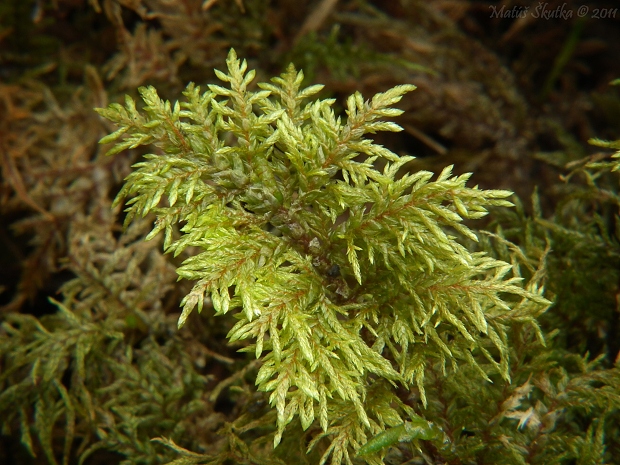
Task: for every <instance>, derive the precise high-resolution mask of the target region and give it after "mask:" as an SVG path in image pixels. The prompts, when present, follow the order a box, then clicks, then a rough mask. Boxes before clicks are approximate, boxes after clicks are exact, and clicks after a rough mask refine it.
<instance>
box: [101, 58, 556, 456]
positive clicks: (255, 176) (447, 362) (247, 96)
mask: <svg viewBox="0 0 620 465" xmlns="http://www.w3.org/2000/svg"><path fill="white" fill-rule="evenodd" d="M227 65H228V72H227V73H224V72H221V71H216V75H217V77H218V78H219V79H220V80H221V81H222V83H223V84H222V85H209V86H208V90H206V91H201V90H200V88H199V87H196V86H195V85H193V84H190V85H189V86H188V87H187V89H186V90H185V92H184V93H183V94H184V97H185V98H184V99H183V100H182V101H180V102H176V103H174V104H172V103H170V102H168V101H163V100H162V99H160V98H159V96H158V94H157V92H156V90H155V89H154V88H153V87H143V88H141V89H140V93H141V95H142V98H143V100H144V103H145V106H144V108H143V109H141V110H138V109H137V108H136V104H135V102H134V101H133V100H132V99H131V98H129V97H127V99H126V104H125V106H122V105H120V104H112V105H110V106H109V107H108V108H106V109H99V110H98V112H99V113H100V114H101V115H102V116H104V117H105V118H107V119H109V120H111V121H112V122H114V123H115V124H116V125H117V126H118V130H117V131H115V132H114V133H112V134H111V135H109V136H107V137H104V138H103V139H102V140H101V142H102V143H104V144H108V143H113V142H114V143H115V145H114V146H113V147H112V148H111V150H110V151H109V153H110V154H115V153H119V152H121V151H123V150H126V149H132V148H136V147H139V146H151V147H154V148H155V150H153V153H152V154H149V155H146V156H145V157H144V159H143V161H141V162H139V163H137V164H136V165H134V168H135V170H134V171H133V173H132V174H131V175H129V176H128V177H127V179H126V183H125V185H124V187H123V189H122V190H121V192H120V193H119V195H118V197H117V199H116V203H117V204H119V203H121V202H123V201H124V200H125V199H129V200H128V201H127V213H128V214H127V221H126V222H127V224H130V223H131V222H132V221H134V220H135V218H136V217H137V216H144V215H147V214H149V213H154V215H155V217H156V220H155V223H154V227H153V229H152V231H151V232H150V234H149V235H148V238H149V239H151V238H153V237H155V236H156V235H158V233H160V232H162V231H163V233H164V249H165V251H166V252H170V253H172V254H174V255H175V256H177V255H179V254H181V253H184V254H187V256H188V258H186V259H185V260H184V261H183V262H182V264H180V266H179V267H178V269H177V273H178V275H179V277H180V278H182V279H187V280H191V281H194V285H193V288H192V290H191V291H190V292H189V294H187V296H186V297H185V298H184V299H183V301H182V307H183V310H182V313H181V315H180V318H179V322H178V324H179V327H180V326H183V325H184V324H185V323H186V322H187V321H188V318H190V314H191V313H192V311H193V310H194V309H197V310H198V311H199V312H200V311H201V310H203V308H204V307H205V306H212V307H213V309H214V311H215V313H216V314H217V315H224V314H226V313H229V312H230V313H233V314H234V318H236V319H237V323H236V324H235V325H234V327H233V328H232V329H231V330H230V332H229V334H228V339H229V340H230V341H231V342H235V341H245V340H248V344H247V345H246V346H245V347H244V348H243V349H242V350H243V351H247V352H250V353H253V354H254V355H255V357H256V358H257V359H260V361H261V366H260V369H259V370H258V373H257V376H256V386H257V389H258V390H259V391H264V392H266V393H268V394H269V403H270V405H271V406H272V407H273V408H274V409H275V411H276V412H277V415H276V424H275V432H274V433H273V444H274V446H277V445H278V444H279V443H280V442H281V441H282V439H283V435H284V437H286V431H285V430H286V428H287V425H289V424H291V422H293V421H295V422H300V425H301V428H302V430H306V431H309V432H311V433H312V434H311V436H312V437H311V440H310V442H309V445H308V449H309V450H312V449H313V448H315V447H319V444H320V447H319V448H321V451H322V458H321V461H320V462H321V463H325V462H326V461H327V460H328V459H331V463H332V464H339V463H341V462H343V461H345V462H346V463H353V460H365V461H366V462H367V463H373V464H378V463H381V460H382V457H383V456H384V455H385V453H386V451H387V446H388V445H390V444H393V443H395V442H397V441H399V440H406V441H414V442H415V441H428V442H430V443H432V444H433V447H434V448H435V449H436V450H445V451H446V453H448V451H449V450H450V447H451V446H450V438H449V436H448V435H446V434H445V433H444V432H443V430H442V425H439V424H435V423H432V422H428V421H427V420H428V418H426V417H425V409H426V408H427V407H428V406H429V401H428V399H429V395H428V394H429V393H428V392H427V391H428V383H429V382H432V383H436V382H437V379H439V378H440V377H441V376H447V375H449V374H450V373H457V372H463V370H465V372H466V373H467V375H468V376H469V377H470V378H473V379H477V380H478V381H477V382H478V383H480V384H481V385H483V386H484V385H489V382H491V381H494V382H495V383H499V385H501V384H505V383H507V382H508V381H509V380H510V377H511V374H510V354H511V349H510V347H511V341H510V338H509V334H510V328H511V325H513V324H518V325H519V327H523V326H527V327H529V328H531V329H532V330H533V333H534V334H537V335H538V340H539V343H542V335H541V334H540V331H539V330H538V326H537V324H536V317H537V316H538V315H539V314H540V313H542V312H543V311H544V310H545V309H546V308H547V307H548V305H549V302H548V301H547V300H546V299H545V298H544V297H543V296H542V293H543V289H542V287H541V286H539V285H538V282H539V281H531V282H530V284H529V285H524V284H523V283H522V279H521V277H520V274H519V271H518V269H519V267H518V265H517V264H516V263H515V262H513V263H509V262H507V261H505V260H501V259H497V258H493V257H492V256H491V255H489V254H487V253H485V252H481V251H471V250H469V249H468V248H466V247H465V246H464V244H465V243H467V241H471V240H473V241H477V240H478V236H477V234H476V233H475V232H474V231H472V230H471V229H470V228H469V227H468V226H467V225H465V224H464V221H465V220H476V219H479V218H481V217H483V216H485V215H486V214H487V209H488V208H489V207H492V206H505V207H509V206H511V203H510V202H509V201H508V200H507V197H508V196H509V195H510V194H511V193H510V192H508V191H503V190H483V189H479V188H478V187H477V186H476V187H467V185H466V183H467V181H468V179H469V177H470V174H464V175H458V176H456V175H453V174H452V167H447V168H445V169H444V170H443V171H442V172H441V173H440V174H439V175H438V176H436V177H435V176H434V175H433V173H431V172H428V171H418V172H413V171H411V169H410V168H411V166H413V165H412V160H413V157H411V156H405V155H401V156H399V155H397V154H395V153H393V152H391V151H390V150H388V149H387V148H385V147H382V146H380V145H377V144H375V143H373V140H372V139H370V138H369V137H368V135H369V134H373V133H375V132H377V131H400V130H401V128H400V127H399V126H398V125H397V124H395V123H393V122H391V121H386V120H385V118H391V117H395V116H397V115H399V114H401V113H402V112H401V110H398V109H396V108H392V106H393V105H394V104H396V103H398V102H399V101H400V100H401V98H402V96H403V95H404V94H405V93H407V92H410V91H412V90H414V86H412V85H400V86H397V87H394V88H393V89H390V90H388V91H386V92H384V93H379V94H377V95H375V96H374V97H373V98H372V99H371V100H364V99H363V97H362V95H361V94H359V93H355V94H354V95H352V96H350V97H349V98H348V100H347V102H346V118H341V117H338V116H336V115H335V114H334V111H333V110H332V105H333V103H334V100H332V99H326V100H314V101H308V99H309V98H310V97H312V96H314V95H315V94H317V93H318V92H319V91H320V90H321V88H322V86H320V85H314V86H310V87H308V88H305V89H301V88H300V84H301V82H302V79H303V73H302V72H301V71H299V72H298V71H296V70H295V68H294V67H293V66H292V65H290V66H289V67H288V68H287V70H286V71H285V72H284V73H283V74H282V75H281V76H280V77H276V78H274V79H272V80H271V82H270V83H259V84H258V89H256V88H255V87H252V81H253V78H254V76H255V73H254V71H248V70H247V64H246V62H245V61H241V60H239V59H238V58H237V56H236V54H235V52H234V51H232V50H231V52H230V54H229V56H228V59H227ZM253 89H255V90H253ZM429 376H430V378H429ZM461 376H462V375H461ZM403 388H404V389H405V392H409V393H410V395H409V396H403V395H399V389H401V390H402V389H403ZM428 412H429V413H430V412H432V409H431V410H429V411H428ZM358 452H359V453H360V454H359V457H360V458H359V459H355V458H354V457H355V456H356V454H357V453H358Z"/></svg>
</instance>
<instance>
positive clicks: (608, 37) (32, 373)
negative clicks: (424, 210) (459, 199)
mask: <svg viewBox="0 0 620 465" xmlns="http://www.w3.org/2000/svg"><path fill="white" fill-rule="evenodd" d="M541 5H543V6H544V10H546V11H547V14H549V15H552V16H554V12H555V15H556V16H557V12H564V13H562V14H560V17H544V14H545V13H544V11H542V12H541V10H540V6H541ZM528 7H529V9H528V10H526V8H528ZM584 7H586V8H587V12H586V13H585V14H582V15H578V14H577V12H578V11H580V12H581V13H583V12H584V11H586V10H583V9H582V10H579V9H580V8H584ZM536 8H539V10H538V11H539V13H541V14H539V15H538V16H536V15H535V14H534V13H535V9H536ZM510 12H513V13H512V14H511V13H510ZM515 12H516V13H517V14H515ZM569 12H570V14H569ZM515 16H516V17H515ZM231 47H234V48H235V49H236V51H237V53H238V54H239V56H240V57H244V58H246V59H248V61H249V66H250V68H255V69H256V70H257V73H258V80H259V81H264V80H267V79H268V78H270V77H271V76H273V75H278V74H279V73H280V72H282V70H283V69H284V68H285V66H286V65H287V64H288V63H289V62H293V63H294V64H295V65H296V67H297V68H298V69H300V68H301V69H303V70H304V72H305V76H306V80H307V82H306V83H305V84H307V85H309V84H311V83H322V84H325V89H324V91H323V95H322V97H326V96H331V97H334V98H336V99H337V101H338V102H339V103H340V104H341V103H342V102H343V101H344V99H345V97H346V96H348V95H350V94H351V93H353V92H354V91H356V90H359V91H361V92H362V94H363V95H364V96H366V97H368V96H371V95H373V94H374V93H376V92H381V91H385V90H386V89H388V88H390V87H392V86H394V85H398V84H403V83H413V84H415V85H416V86H417V87H418V89H417V90H416V91H415V92H412V93H411V94H408V95H407V96H406V97H405V99H404V100H403V101H402V102H401V104H400V107H401V108H402V109H404V110H405V114H404V115H402V116H401V117H400V118H399V119H398V124H400V125H402V126H403V128H404V131H403V132H401V133H394V134H392V133H390V134H388V135H377V137H376V140H377V141H378V142H379V143H382V144H385V145H387V146H389V147H390V148H391V149H392V150H393V151H395V152H397V153H401V154H410V155H414V156H416V157H418V158H417V160H415V161H414V162H413V163H412V164H411V165H410V166H408V169H410V170H416V171H417V170H419V169H430V170H432V171H435V172H437V171H440V170H441V169H442V168H443V167H444V166H446V165H449V164H455V171H456V172H457V173H461V172H469V171H473V172H474V175H473V177H472V182H473V183H474V184H479V185H480V186H481V187H483V188H503V189H510V190H512V191H514V192H515V193H516V195H517V196H518V198H519V199H521V200H520V202H519V200H516V202H517V203H518V204H519V206H518V208H516V209H513V210H512V211H503V212H496V213H495V214H494V215H493V216H492V218H491V219H490V220H489V221H491V222H489V223H488V224H487V228H488V229H489V230H491V231H494V232H497V233H498V234H501V235H503V237H505V238H507V239H509V240H511V241H513V242H515V243H516V244H517V245H519V246H520V247H521V249H522V250H523V254H524V255H523V256H524V257H525V258H524V260H526V261H527V260H528V259H531V260H540V259H541V257H542V256H543V255H544V254H547V251H548V250H547V249H549V248H550V252H548V255H545V258H546V260H547V288H548V293H549V297H551V298H553V299H554V300H555V306H554V307H553V308H552V310H550V311H549V312H548V313H547V314H546V315H544V316H543V318H542V322H541V323H542V326H543V329H544V331H545V332H546V333H547V334H552V338H551V339H552V340H553V347H554V350H556V352H555V355H554V357H555V358H556V359H558V360H559V359H561V358H562V357H564V359H566V360H568V358H570V357H573V358H571V359H570V360H573V362H570V364H573V365H575V364H577V365H579V363H582V362H579V363H577V362H574V357H577V356H579V357H585V358H580V359H579V360H586V359H588V360H591V359H594V358H596V357H597V356H599V355H600V356H601V358H600V359H599V361H598V362H597V363H598V365H597V367H598V368H597V369H600V370H602V371H600V373H605V374H606V375H608V376H612V375H613V376H615V377H617V376H618V374H617V369H614V368H613V366H614V362H615V361H616V357H617V354H618V352H619V350H620V324H619V318H620V311H619V308H620V307H619V299H620V244H619V240H618V236H619V235H620V222H619V221H618V207H619V205H620V200H619V197H618V176H617V175H616V174H617V173H613V172H612V173H610V172H609V170H608V169H607V170H606V169H602V168H601V166H600V163H599V164H598V165H596V162H604V161H605V160H606V159H607V158H608V157H609V156H610V154H611V153H612V151H611V150H609V148H606V147H600V146H594V145H592V144H589V143H588V141H589V140H590V139H592V138H597V139H602V140H615V139H618V138H620V87H614V86H613V85H610V82H611V81H613V80H614V79H617V78H619V77H620V61H619V60H618V57H620V6H618V4H617V3H616V2H612V1H608V2H604V1H600V2H599V1H593V2H585V1H584V2H578V1H567V2H566V1H559V0H558V1H549V2H543V3H538V2H524V1H513V0H506V1H505V2H502V3H498V2H484V1H468V0H437V1H433V2H423V1H408V0H385V1H380V0H375V1H370V0H350V1H345V0H340V1H338V0H319V1H307V0H295V1H292V0H279V1H269V0H264V1H259V0H204V1H203V0H3V1H2V2H0V168H1V172H2V177H1V178H0V215H1V216H0V290H1V291H2V292H1V293H0V319H1V320H2V322H3V327H2V329H0V357H1V358H0V418H1V419H2V420H1V424H2V436H1V438H0V463H7V464H12V463H19V464H22V463H23V464H39V463H42V464H43V463H67V464H68V463H78V461H81V463H87V464H99V463H101V464H103V463H108V464H113V463H119V462H120V461H122V460H125V459H128V460H131V461H132V463H165V462H166V461H168V460H172V459H173V458H175V457H176V456H177V455H175V451H174V446H173V447H172V448H171V447H168V448H165V447H164V446H162V445H161V444H159V443H155V442H151V441H150V439H151V438H153V437H156V436H165V437H168V438H172V439H173V440H174V441H176V442H177V444H179V445H182V446H183V447H187V448H188V449H191V450H194V451H200V452H201V453H205V454H212V455H213V456H214V457H215V456H217V457H219V458H217V460H219V462H217V463H225V461H226V460H228V461H229V463H271V462H269V461H272V462H273V463H282V462H281V458H278V450H276V451H275V453H273V452H271V451H269V450H268V449H269V448H268V446H269V439H265V438H266V437H267V436H266V433H265V431H270V430H269V427H268V425H269V424H270V423H271V424H272V423H273V418H270V417H269V415H271V412H270V411H269V408H268V406H267V404H266V401H265V399H264V398H263V397H262V396H261V395H260V394H258V393H256V392H254V389H253V388H254V386H253V376H254V375H255V372H256V369H257V365H256V363H255V362H250V361H249V359H247V358H246V357H245V356H244V355H243V354H239V353H238V352H237V350H238V349H239V348H240V347H241V345H237V346H232V347H229V346H227V345H226V344H225V335H226V333H227V332H228V330H229V329H230V327H231V326H232V324H233V322H232V321H225V320H219V319H218V320H216V319H215V318H213V317H212V316H211V315H210V312H209V311H208V310H207V311H205V312H203V314H202V315H201V316H196V315H194V316H193V317H192V324H191V325H187V326H186V327H185V328H184V329H183V330H182V331H177V330H176V319H177V318H178V315H179V308H178V303H179V302H180V300H181V298H182V296H183V295H185V294H186V293H187V291H188V285H189V284H188V283H183V282H181V283H175V278H176V276H175V273H174V268H175V266H174V264H173V263H171V262H173V261H175V263H178V262H179V261H180V260H182V259H183V257H178V259H174V260H171V259H169V258H168V257H163V256H162V254H161V252H160V251H161V244H160V243H158V242H157V241H151V242H148V243H144V242H143V241H142V237H143V235H144V232H145V231H146V230H148V229H149V228H148V224H145V225H142V226H140V225H138V226H135V227H133V229H131V230H129V231H127V232H126V233H123V232H122V223H123V213H122V211H121V210H120V209H115V210H113V209H112V207H111V204H112V200H113V199H114V197H115V195H116V193H117V192H118V190H119V188H120V186H121V184H122V180H123V178H124V177H125V176H126V175H127V174H128V173H129V170H130V166H131V164H132V163H134V162H135V161H136V160H137V159H138V158H139V156H140V155H141V154H142V153H141V152H139V151H137V150H133V151H131V150H130V151H127V152H126V153H123V154H121V155H119V156H115V157H109V158H106V157H104V156H103V154H104V153H105V151H106V147H101V146H99V145H98V141H99V139H100V138H101V137H103V136H104V135H106V134H107V133H109V132H110V131H111V130H112V129H113V128H112V127H111V126H109V125H108V124H107V123H106V122H104V121H103V120H102V119H100V118H99V117H98V116H97V115H96V114H95V113H94V112H93V110H92V109H93V108H94V107H103V106H106V105H107V104H108V103H111V102H116V101H121V100H122V98H123V96H124V94H129V95H131V96H134V97H135V96H136V95H137V87H138V86H142V85H154V86H155V87H156V88H157V89H158V91H159V93H160V95H161V96H162V97H163V98H169V99H172V100H174V99H176V98H177V96H179V95H180V92H181V91H182V89H184V87H185V86H186V84H187V83H188V82H189V81H193V82H195V83H196V84H197V85H202V86H204V85H205V84H207V83H211V82H214V81H215V75H214V73H213V68H218V69H223V68H224V60H225V57H226V55H227V53H228V50H229V49H230V48H231ZM336 108H338V107H336ZM592 163H595V164H594V165H593V164H592ZM145 221H147V222H148V221H149V219H148V218H147V219H146V220H145ZM498 253H499V252H498ZM500 255H501V254H500ZM49 297H53V298H54V299H56V301H51V300H49ZM554 330H557V332H556V333H553V331H554ZM558 354H565V355H558ZM588 354H589V355H588ZM566 357H568V358H566ZM552 358H553V357H552ZM558 363H560V362H558ZM584 363H585V362H584ZM575 366H576V365H575ZM588 370H594V365H593V366H592V367H586V366H585V365H584V366H581V365H579V368H575V370H574V371H575V372H580V373H589V372H590V371H588ZM610 370H616V371H610ZM597 373H599V372H597ZM601 376H603V375H601ZM594 378H595V377H594ZM594 378H592V379H589V381H588V382H590V381H591V382H592V383H593V384H592V385H591V386H592V389H594V390H596V389H599V388H600V389H602V388H607V387H609V386H611V385H612V384H613V383H610V382H608V378H604V377H603V378H596V379H594ZM613 379H617V378H613ZM606 380H607V381H606ZM617 386H618V385H617V384H616V389H615V390H614V389H612V388H609V389H607V390H606V391H605V395H604V396H603V395H602V394H601V396H599V397H596V398H595V399H594V400H593V406H592V408H591V409H590V410H588V412H587V414H575V415H573V416H572V417H571V418H570V419H569V420H567V421H568V422H569V423H570V424H571V425H572V426H571V427H572V428H573V430H574V431H576V433H575V434H576V437H577V436H579V435H580V434H581V436H579V437H582V436H583V437H584V438H587V437H590V439H591V441H590V443H588V444H602V441H603V439H602V432H599V430H600V431H602V427H599V426H598V424H595V423H593V422H591V421H590V420H588V418H591V416H590V417H589V416H588V415H594V413H593V412H595V411H596V408H595V407H594V405H598V407H597V408H599V409H602V410H604V411H605V412H606V413H605V415H603V416H602V417H601V418H613V415H612V413H613V412H616V414H617V411H616V410H614V409H616V408H617V405H620V401H619V400H618V399H620V392H619V388H617ZM539 388H540V389H542V388H541V387H540V386H539ZM543 391H544V389H543ZM597 392H598V391H597ZM601 392H602V391H601ZM506 395H507V396H508V394H506ZM402 397H403V400H404V399H406V398H407V394H406V393H403V395H402ZM582 400H583V399H582ZM603 404H606V405H603ZM588 409H589V407H588ZM601 421H603V420H601ZM605 421H608V423H610V424H609V425H608V426H607V430H606V431H607V433H606V438H607V439H606V441H607V442H606V450H605V451H603V452H601V453H600V456H601V457H603V456H604V457H606V458H605V460H606V461H607V463H620V462H614V461H613V459H610V457H613V456H614V451H615V457H619V456H620V438H619V435H620V433H619V431H620V425H619V422H618V420H615V422H614V420H605ZM597 428H598V429H597ZM296 434H297V435H296ZM307 434H308V433H303V432H302V431H301V428H300V427H298V431H297V433H295V432H293V433H291V434H290V436H289V437H290V438H292V439H289V441H300V442H303V441H306V439H307ZM588 435H590V436H588ZM597 435H599V436H601V437H599V436H597ZM299 438H302V439H299ZM597 441H598V442H597ZM586 442H587V441H586ZM168 445H169V446H170V444H168ZM576 447H577V446H576ZM579 447H581V446H579ZM584 447H585V446H584ZM280 448H281V451H287V453H289V454H290V453H291V450H297V451H298V454H299V456H298V457H296V458H295V459H293V460H292V461H291V459H290V457H291V456H290V455H289V456H288V459H287V463H316V457H315V456H313V455H310V456H305V454H304V453H302V452H299V451H304V450H305V445H304V444H301V443H300V444H297V445H292V446H291V445H290V444H289V445H287V444H286V437H285V442H284V443H283V445H282V446H280ZM257 450H258V451H263V450H265V451H267V452H265V454H266V455H264V456H261V455H260V453H257V452H256V451H257ZM575 450H577V449H575ZM177 452H178V451H177ZM218 454H219V455H218ZM281 454H283V455H282V456H283V457H284V456H285V454H284V452H281ZM318 456H320V454H319V455H318ZM185 457H186V458H187V457H190V458H187V460H190V459H191V456H185ZM260 457H263V458H260ZM265 457H269V458H265ZM409 458H410V457H407V456H406V454H405V455H404V456H402V457H400V458H398V457H397V458H395V459H393V460H395V461H394V463H404V462H405V461H407V460H408V459H409ZM196 460H198V459H196ZM252 460H255V461H256V462H252ZM567 460H569V461H568V462H566V463H577V462H575V461H574V459H567ZM570 460H573V461H572V462H571V461H570ZM616 460H618V459H616ZM205 461H206V459H205ZM535 462H536V461H535V460H532V462H531V463H535ZM187 463H190V462H187ZM191 463H196V462H191ZM414 463H415V462H414ZM454 463H461V462H454ZM463 463H466V462H463ZM467 463H472V462H467ZM479 463H482V462H479ZM584 463H585V462H584ZM588 463H590V462H588ZM591 463H600V462H591Z"/></svg>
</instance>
